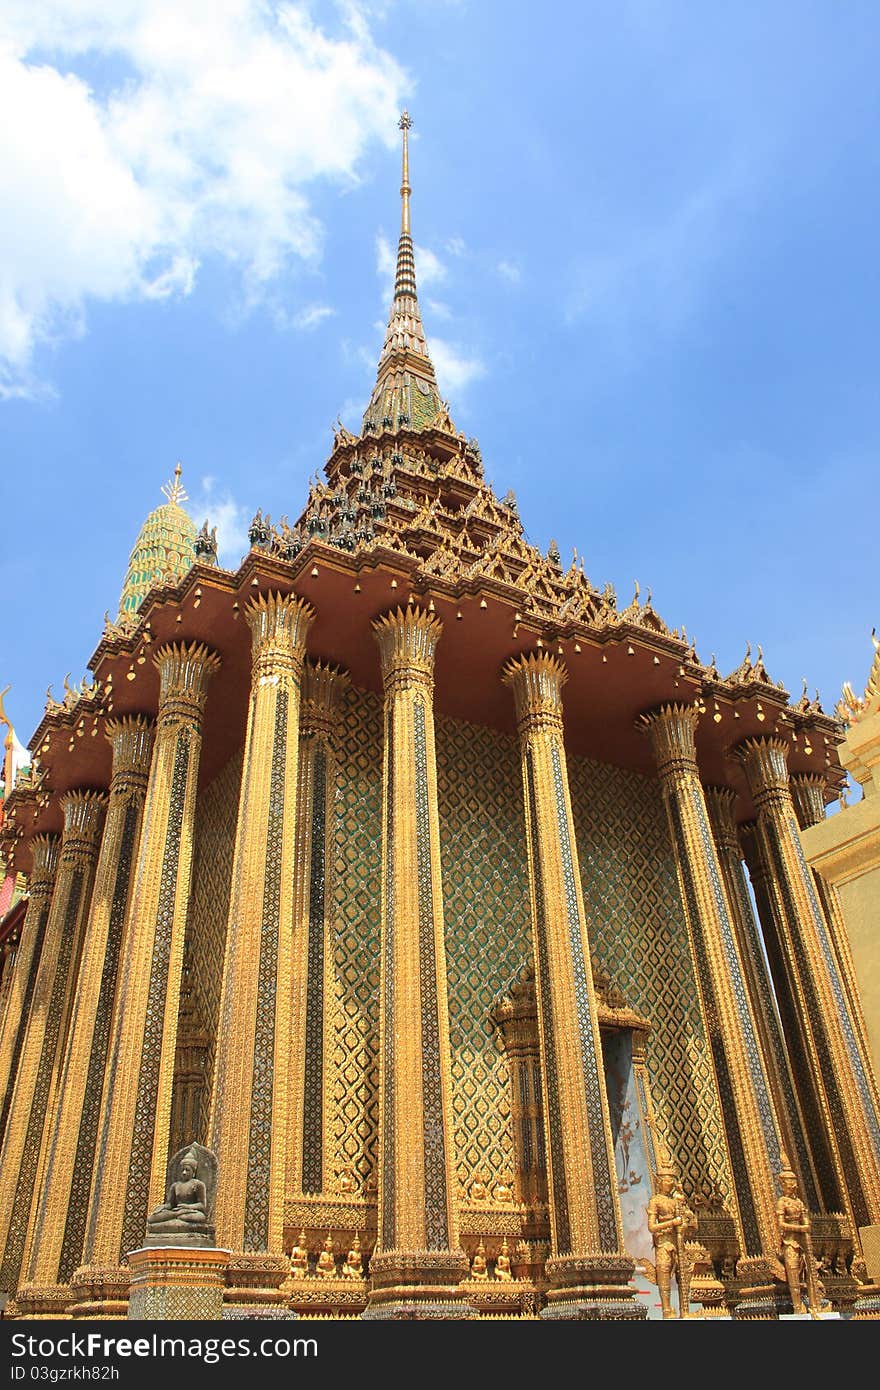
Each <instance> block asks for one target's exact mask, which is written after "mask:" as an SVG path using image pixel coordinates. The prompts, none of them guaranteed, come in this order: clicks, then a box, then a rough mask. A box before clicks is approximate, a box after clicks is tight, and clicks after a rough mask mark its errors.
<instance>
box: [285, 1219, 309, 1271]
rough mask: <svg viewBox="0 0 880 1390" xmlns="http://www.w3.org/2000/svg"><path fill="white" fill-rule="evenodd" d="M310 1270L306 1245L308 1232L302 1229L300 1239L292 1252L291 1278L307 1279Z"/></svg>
mask: <svg viewBox="0 0 880 1390" xmlns="http://www.w3.org/2000/svg"><path fill="white" fill-rule="evenodd" d="M308 1272H309V1252H308V1247H307V1246H306V1233H305V1231H300V1233H299V1240H298V1241H297V1243H296V1245H295V1246H294V1247H293V1249H292V1250H291V1252H290V1277H291V1279H305V1277H306V1275H307V1274H308Z"/></svg>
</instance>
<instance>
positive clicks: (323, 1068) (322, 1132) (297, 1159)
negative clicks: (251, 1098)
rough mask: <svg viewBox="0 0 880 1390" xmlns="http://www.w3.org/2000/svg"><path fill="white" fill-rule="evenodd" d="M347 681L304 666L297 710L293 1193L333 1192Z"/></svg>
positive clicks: (317, 665) (290, 1188)
mask: <svg viewBox="0 0 880 1390" xmlns="http://www.w3.org/2000/svg"><path fill="white" fill-rule="evenodd" d="M347 682H348V677H347V676H346V675H345V674H344V673H343V672H341V671H339V670H337V669H336V667H334V666H324V665H322V664H321V663H320V662H318V663H315V664H314V665H313V664H312V663H311V662H307V663H306V668H305V678H304V682H303V702H302V709H301V712H300V744H299V779H298V783H297V809H296V871H295V877H294V927H293V954H294V961H293V976H292V978H293V1003H292V1016H293V1019H294V1022H295V1029H296V1038H297V1044H298V1045H297V1046H294V1047H292V1048H291V1050H290V1064H291V1067H290V1096H291V1105H290V1121H291V1125H290V1141H289V1145H288V1152H289V1155H290V1167H289V1172H288V1185H287V1190H288V1192H293V1193H305V1192H321V1191H325V1190H330V1188H331V1182H330V1178H331V1177H332V1174H331V1172H330V1171H329V1160H330V1154H329V1152H328V1136H327V1116H328V1114H329V1105H328V1095H327V1079H328V1064H329V1058H330V1050H331V1047H332V1032H331V1026H332V988H333V956H332V947H331V942H330V924H331V921H332V908H333V899H332V867H333V864H332V860H333V789H334V782H335V755H334V749H333V734H334V729H335V726H336V719H337V712H338V705H339V698H340V696H341V694H342V691H343V690H344V688H345V686H346V684H347Z"/></svg>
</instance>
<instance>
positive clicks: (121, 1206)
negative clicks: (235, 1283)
mask: <svg viewBox="0 0 880 1390" xmlns="http://www.w3.org/2000/svg"><path fill="white" fill-rule="evenodd" d="M153 660H154V662H155V664H156V666H157V667H158V670H159V710H158V716H157V719H156V734H155V743H154V747H153V756H152V760H151V763H150V775H149V780H148V782H147V792H146V800H145V803H144V811H143V823H142V829H141V837H140V844H139V849H138V855H137V867H136V870H135V877H134V887H133V889H132V895H131V909H130V912H129V917H128V923H127V925H126V927H125V952H124V956H123V960H122V966H121V972H120V979H119V986H118V991H117V998H116V1005H115V1008H114V1011H113V1027H112V1037H111V1043H110V1052H109V1058H110V1062H109V1069H108V1072H107V1079H106V1082H105V1087H104V1096H103V1100H102V1105H101V1119H100V1124H99V1136H98V1142H97V1146H96V1152H95V1168H94V1184H93V1191H92V1200H91V1204H90V1207H89V1219H88V1225H87V1230H86V1238H85V1242H84V1247H83V1263H84V1266H85V1267H84V1268H81V1269H80V1270H79V1271H77V1274H76V1275H75V1276H74V1284H75V1285H78V1286H79V1288H80V1293H81V1296H83V1297H84V1298H86V1299H87V1298H88V1290H89V1289H91V1288H94V1287H96V1286H97V1287H105V1286H106V1285H107V1283H108V1275H109V1274H112V1271H113V1270H115V1269H118V1266H119V1263H120V1260H121V1259H122V1258H123V1257H124V1256H125V1255H126V1254H127V1253H128V1251H129V1250H133V1249H136V1248H137V1247H138V1246H140V1245H141V1244H142V1242H143V1238H144V1233H145V1229H146V1218H147V1214H148V1212H150V1211H151V1210H152V1209H153V1208H154V1207H157V1206H159V1205H161V1203H162V1202H164V1200H165V1181H166V1168H167V1159H168V1133H169V1122H170V1114H171V1089H172V1080H173V1074H174V1055H175V1048H176V1043H177V1017H178V1012H179V1006H180V975H181V965H182V961H183V939H184V929H185V926H186V914H187V907H188V902H189V891H190V880H191V875H192V841H193V819H194V815H195V804H196V786H197V781H198V771H199V759H200V757H201V751H202V717H203V714H204V708H205V700H206V698H207V693H208V685H209V683H210V680H211V677H212V676H213V675H214V673H215V672H216V671H217V670H218V669H219V666H220V659H219V657H218V656H217V655H216V654H215V653H214V652H211V651H209V650H208V648H207V647H205V646H203V645H201V644H200V643H183V644H178V643H169V644H167V645H166V646H164V647H161V648H160V649H159V651H158V652H157V653H156V655H155V657H154V658H153ZM110 1282H111V1283H112V1279H110ZM121 1282H122V1284H123V1285H124V1286H125V1287H127V1284H128V1279H127V1276H124V1277H123V1279H122V1281H121Z"/></svg>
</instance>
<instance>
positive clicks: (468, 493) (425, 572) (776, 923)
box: [0, 113, 880, 1320]
mask: <svg viewBox="0 0 880 1390" xmlns="http://www.w3.org/2000/svg"><path fill="white" fill-rule="evenodd" d="M409 126H410V120H409V117H408V116H407V115H406V113H404V116H403V118H402V120H401V129H402V146H403V178H402V185H401V201H402V216H401V230H400V240H399V245H398V252H397V264H396V277H395V283H394V291H393V300H392V304H391V311H390V315H389V319H388V328H387V332H386V335H385V340H384V345H383V347H382V350H381V354H380V357H379V363H378V372H377V376H376V382H375V387H374V390H373V392H372V395H371V397H370V401H369V404H368V405H367V408H366V411H365V414H364V416H363V420H362V422H361V425H360V429H359V430H358V432H357V433H353V432H350V431H349V430H348V429H346V428H345V427H344V426H343V425H342V424H338V425H337V427H336V428H335V432H334V438H333V444H332V450H331V452H330V455H329V458H328V460H327V463H326V466H325V469H324V476H323V480H322V481H320V482H316V483H314V484H313V485H312V487H311V488H310V490H309V493H308V497H307V498H306V499H305V505H304V506H302V507H301V508H300V507H299V504H298V503H297V505H295V506H294V505H292V506H291V508H290V513H289V514H290V515H291V516H297V517H298V519H297V520H296V522H295V524H293V525H291V524H289V523H288V522H287V521H286V520H281V521H280V522H278V523H273V521H272V519H271V518H270V517H269V516H268V515H264V514H263V512H262V511H258V512H257V514H256V516H255V518H254V521H253V523H252V526H251V529H250V533H249V537H250V543H251V544H250V550H249V552H248V554H247V555H246V556H245V557H244V559H243V560H242V562H241V564H240V566H239V568H238V569H237V570H236V571H235V572H232V571H230V570H226V569H224V568H222V567H220V566H219V565H218V563H217V544H216V534H215V533H212V532H211V531H210V530H209V529H208V526H207V523H206V525H205V526H203V527H202V529H201V531H200V532H197V531H196V527H195V525H194V524H193V523H192V521H191V520H190V518H189V517H188V516H187V514H186V512H185V511H184V509H183V501H184V500H185V494H183V491H182V484H181V477H180V471H179V469H178V472H177V473H176V475H175V478H174V481H173V483H171V484H169V485H168V488H167V490H166V497H167V505H164V506H162V507H160V508H158V509H157V511H156V512H154V513H152V514H151V516H150V518H148V520H147V522H146V523H145V525H144V527H143V530H142V532H141V534H140V536H139V538H138V541H137V544H136V546H135V548H134V551H133V552H132V558H131V562H130V566H129V571H128V573H127V575H126V577H125V583H124V588H123V592H122V598H121V601H120V603H119V608H118V613H117V617H116V618H115V619H111V618H110V617H108V618H107V621H106V625H105V628H104V631H103V633H102V634H100V637H99V640H98V643H97V647H96V649H95V651H94V653H93V655H92V656H91V658H90V659H89V660H88V671H89V676H88V679H84V680H83V681H82V682H81V683H79V684H76V685H74V686H70V685H69V684H68V685H66V689H65V694H64V697H63V699H62V700H60V701H55V700H53V699H51V698H50V699H49V700H48V702H47V706H46V711H45V714H44V716H43V718H42V720H41V722H40V724H39V727H38V728H37V729H36V731H35V733H34V735H33V738H32V740H31V743H30V748H31V750H32V754H33V759H34V761H33V766H32V769H31V771H30V774H29V775H28V776H27V777H24V778H21V779H20V780H19V782H18V784H17V785H16V787H15V789H14V790H13V791H12V793H11V795H10V796H9V798H8V800H7V802H6V806H5V816H4V822H3V826H2V832H0V834H2V844H0V849H2V853H3V854H4V856H5V858H6V861H7V864H8V865H10V866H11V867H12V870H13V871H14V872H15V873H16V874H22V875H26V878H27V896H26V899H23V901H26V910H25V911H24V914H23V919H22V920H21V921H20V923H19V924H18V928H17V938H16V948H15V954H14V958H13V961H12V965H11V968H10V970H9V971H8V972H4V978H3V984H2V988H3V998H2V1004H3V1013H2V1020H0V1030H2V1031H0V1095H2V1096H3V1097H4V1104H3V1147H2V1156H0V1252H2V1263H0V1289H2V1290H3V1291H4V1292H5V1293H6V1295H7V1296H8V1298H9V1304H8V1306H7V1316H10V1315H12V1316H20V1317H26V1318H43V1317H45V1318H59V1317H73V1318H78V1317H96V1316H97V1317H102V1318H120V1317H125V1316H126V1315H127V1312H130V1311H131V1308H132V1307H133V1306H134V1305H135V1302H137V1307H138V1308H139V1309H140V1310H141V1312H140V1313H139V1314H138V1315H139V1316H143V1315H144V1313H143V1309H144V1308H146V1309H148V1310H150V1311H149V1312H148V1314H147V1315H149V1316H154V1317H169V1318H173V1317H193V1316H207V1314H205V1313H204V1308H205V1307H206V1306H208V1304H210V1306H211V1307H212V1308H214V1309H215V1312H214V1313H213V1314H211V1316H221V1314H222V1316H226V1317H229V1316H236V1315H237V1316H242V1315H245V1314H249V1315H260V1314H262V1315H269V1314H273V1315H275V1316H277V1315H279V1311H280V1312H281V1313H282V1314H283V1313H284V1312H285V1311H286V1312H290V1313H292V1314H297V1315H299V1316H300V1317H303V1316H307V1315H308V1314H309V1313H318V1312H323V1313H332V1314H336V1315H351V1316H362V1317H365V1318H389V1319H390V1318H400V1317H416V1318H450V1319H451V1318H479V1317H486V1316H488V1315H499V1314H502V1315H505V1316H509V1317H521V1318H534V1317H541V1318H545V1319H571V1318H578V1319H603V1320H607V1319H621V1320H628V1319H641V1318H644V1317H646V1316H650V1317H658V1316H660V1315H661V1301H662V1300H661V1301H658V1285H659V1288H660V1293H661V1294H662V1289H663V1286H662V1280H663V1278H664V1270H665V1271H666V1278H667V1283H668V1279H669V1271H670V1269H672V1268H673V1266H674V1264H675V1262H676V1261H677V1262H678V1269H679V1274H681V1273H682V1271H683V1269H685V1268H686V1270H687V1280H686V1286H683V1285H681V1284H679V1290H678V1297H679V1299H680V1300H681V1301H682V1303H683V1307H682V1309H681V1311H683V1312H685V1313H687V1312H688V1309H690V1310H691V1312H693V1313H694V1314H695V1315H698V1316H703V1315H705V1316H711V1317H725V1316H727V1317H732V1318H734V1319H745V1320H755V1319H775V1318H777V1317H779V1316H785V1315H791V1314H792V1310H793V1309H794V1310H795V1311H797V1309H798V1307H799V1304H800V1295H799V1294H798V1289H797V1280H798V1277H799V1276H798V1273H797V1269H796V1268H795V1269H794V1274H792V1273H791V1269H792V1268H794V1266H790V1263H786V1260H787V1259H788V1255H786V1258H785V1259H782V1258H781V1257H780V1251H781V1250H782V1247H783V1244H784V1241H783V1235H784V1232H781V1229H780V1221H782V1220H784V1219H785V1218H784V1211H785V1210H789V1208H784V1209H783V1208H780V1201H781V1193H780V1186H781V1184H780V1174H783V1175H784V1176H785V1181H784V1182H783V1183H782V1186H783V1187H785V1185H786V1183H787V1184H788V1185H789V1187H790V1188H791V1190H792V1192H793V1193H794V1194H795V1195H793V1196H790V1197H789V1198H786V1199H785V1200H786V1201H790V1202H795V1203H798V1202H799V1203H800V1204H801V1208H799V1209H803V1211H805V1212H806V1213H808V1222H807V1225H808V1229H809V1236H808V1238H807V1239H806V1242H805V1243H804V1242H803V1241H802V1242H801V1245H800V1246H798V1247H797V1248H798V1249H800V1251H801V1254H800V1256H798V1258H800V1259H801V1264H802V1271H803V1282H804V1289H805V1295H804V1296H805V1298H806V1300H807V1303H808V1304H809V1305H810V1311H811V1312H812V1313H813V1314H814V1315H816V1316H819V1315H820V1309H822V1310H825V1311H830V1312H833V1313H837V1314H839V1315H841V1316H846V1317H851V1318H877V1317H878V1316H880V1284H878V1282H877V1280H878V1279H880V1269H878V1268H877V1267H876V1265H874V1266H873V1267H869V1264H868V1262H867V1260H866V1254H867V1253H868V1252H869V1251H870V1250H871V1249H872V1248H873V1249H874V1250H876V1241H875V1242H874V1245H873V1246H872V1245H871V1241H872V1239H873V1235H872V1233H875V1232H876V1231H877V1230H878V1228H880V1118H878V1092H877V1083H876V1078H875V1075H874V1070H873V1067H872V1062H871V1056H870V1046H869V1039H868V1033H867V1029H866V1025H865V1022H864V1017H863V1013H862V1009H861V1005H860V996H859V985H858V979H857V975H856V971H855V968H854V965H853V959H852V953H851V951H850V949H849V945H848V940H847V934H846V929H845V925H844V923H843V919H842V916H841V914H840V912H839V910H838V903H837V900H836V898H835V894H834V890H833V888H831V887H830V886H828V885H827V884H825V883H824V882H823V883H822V884H820V883H819V880H818V879H817V877H816V876H815V875H814V873H813V871H812V869H811V868H810V867H809V865H808V863H807V861H806V859H805V856H804V852H803V848H802V844H801V838H800V827H801V826H802V825H803V824H804V823H805V818H807V817H808V818H809V819H810V820H811V821H815V822H819V821H822V820H823V819H824V816H825V807H826V805H827V804H828V803H831V802H835V801H837V799H838V796H839V792H840V788H841V786H842V785H843V783H844V780H845V770H844V768H843V766H842V765H841V762H840V758H839V756H838V749H839V747H840V745H841V742H842V740H843V738H844V733H845V729H844V725H843V724H842V723H841V721H840V720H839V719H838V718H837V717H833V716H831V715H828V714H826V713H824V712H823V710H822V709H821V707H820V705H819V703H818V699H812V700H811V699H809V698H808V697H807V695H806V693H805V694H804V695H803V696H802V697H801V698H799V699H796V700H792V699H791V698H790V696H789V694H788V693H787V692H786V691H785V690H784V689H782V688H781V686H780V685H779V684H778V683H777V682H776V681H774V680H773V678H772V676H771V675H770V674H769V673H768V670H767V667H766V665H765V662H764V657H763V654H762V653H761V651H760V649H758V650H757V651H756V652H755V654H752V652H751V650H748V651H747V652H746V656H745V657H744V659H743V661H742V663H741V664H740V665H739V666H738V667H737V668H736V670H734V671H732V672H730V673H729V674H728V675H722V673H721V672H720V671H719V670H718V668H717V666H716V665H715V662H714V659H713V660H712V661H711V662H710V663H709V664H708V665H706V664H705V663H704V662H703V661H701V660H700V659H699V657H698V655H697V653H696V651H695V649H694V646H693V644H692V642H691V641H690V639H689V638H688V636H687V635H686V633H685V631H684V629H683V628H678V629H676V628H671V627H669V626H668V625H667V623H666V622H665V621H664V620H663V618H662V617H661V616H660V615H659V614H658V613H657V612H656V610H655V608H654V607H653V604H652V601H651V595H650V593H649V594H647V595H646V596H644V597H643V596H642V594H641V593H640V591H639V589H638V588H637V589H636V592H635V594H634V595H633V596H632V598H629V597H627V598H623V599H618V597H617V596H616V595H615V593H614V591H613V589H612V588H611V587H610V586H609V585H605V586H604V587H602V586H601V585H598V584H596V583H594V582H593V581H592V580H591V579H590V578H589V577H588V576H587V573H586V572H585V567H584V564H583V562H582V561H580V560H579V559H578V558H577V557H575V559H574V560H572V561H571V563H569V564H566V563H565V562H564V561H563V560H562V558H561V557H560V554H559V551H558V548H557V547H556V546H555V545H553V544H551V546H550V548H549V550H548V551H547V553H544V552H543V551H541V550H540V549H538V548H536V546H535V545H533V544H532V543H531V542H530V541H529V540H528V538H527V536H526V533H525V532H524V529H523V524H522V521H521V519H520V516H519V511H518V507H517V503H516V499H515V497H514V496H513V494H512V493H510V492H508V493H507V494H506V495H505V496H499V495H497V494H496V493H495V491H494V490H493V488H492V486H491V485H490V484H489V483H488V482H487V480H486V475H485V472H484V465H483V459H482V457H481V451H480V447H479V444H478V443H477V441H476V440H475V439H473V438H468V437H466V436H465V435H464V434H463V433H462V432H461V431H459V429H458V428H457V427H456V424H455V421H454V406H453V405H450V404H449V403H448V402H447V401H446V400H445V398H444V397H443V394H442V390H441V384H440V383H438V381H437V378H436V375H435V371H434V366H433V364H432V361H431V356H430V349H429V344H428V340H427V339H426V336H425V331H424V328H423V324H422V318H421V311H420V307H419V300H418V295H417V283H416V265H415V260H414V255H413V242H412V235H411V227H410V203H411V186H410V178H409V157H408V131H409ZM493 468H494V470H495V471H496V473H502V472H503V460H498V461H494V463H493ZM258 500H259V499H254V502H256V501H258ZM133 530H134V527H133ZM588 541H589V537H588V536H587V537H585V543H588ZM96 636H98V634H96ZM85 656H86V654H85V653H84V658H85ZM187 1165H188V1167H187ZM658 1174H659V1175H660V1177H662V1179H663V1181H660V1180H659V1178H658ZM664 1175H665V1176H664ZM655 1184H656V1185H657V1188H658V1191H659V1193H660V1197H662V1200H663V1201H666V1202H671V1203H673V1205H674V1207H675V1210H676V1211H677V1212H678V1213H679V1218H678V1224H677V1225H676V1226H675V1230H676V1231H677V1232H678V1234H677V1235H675V1236H674V1238H671V1239H672V1245H671V1246H670V1244H669V1240H667V1241H666V1245H665V1246H664V1245H663V1242H662V1241H660V1242H659V1244H658V1239H659V1238H658V1237H657V1234H656V1231H654V1230H652V1229H649V1221H648V1215H647V1209H648V1206H649V1201H651V1199H652V1191H653V1190H654V1186H655ZM667 1188H668V1192H666V1191H665V1189H667ZM664 1193H665V1195H664ZM658 1200H659V1199H658ZM781 1210H783V1215H782V1216H781V1215H780V1211H781ZM791 1210H794V1208H791ZM163 1222H166V1223H167V1224H166V1226H165V1235H164V1236H162V1235H157V1232H159V1231H160V1229H161V1226H162V1223H163ZM187 1223H189V1224H190V1226H191V1228H192V1231H191V1232H188V1231H187V1229H186V1226H187ZM175 1234H179V1239H175ZM795 1245H796V1246H797V1241H795ZM673 1247H674V1248H673ZM670 1251H671V1253H670ZM796 1253H797V1251H796ZM783 1254H785V1251H784V1250H783ZM670 1262H672V1263H670ZM792 1281H794V1282H792ZM682 1287H684V1289H685V1291H684V1293H682V1292H681V1289H682ZM673 1292H674V1293H675V1286H674V1281H673ZM145 1300H146V1301H145ZM150 1300H152V1301H150ZM673 1303H675V1297H673ZM664 1308H665V1304H664Z"/></svg>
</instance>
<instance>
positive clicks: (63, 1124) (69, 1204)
mask: <svg viewBox="0 0 880 1390" xmlns="http://www.w3.org/2000/svg"><path fill="white" fill-rule="evenodd" d="M106 735H107V738H108V740H109V741H110V744H111V747H112V749H113V770H112V775H111V780H110V800H109V802H108V805H107V816H106V819H105V821H104V833H103V835H102V837H101V849H100V853H99V855H98V866H97V869H96V872H95V887H94V891H93V893H92V902H91V909H90V912H89V917H88V923H87V926H86V932H85V939H84V942H83V950H82V957H81V961H80V968H79V975H78V980H77V988H76V999H75V1002H74V1007H73V1013H72V1015H71V1024H70V1030H69V1037H68V1043H67V1048H66V1051H65V1057H64V1065H63V1069H62V1072H61V1081H60V1085H59V1089H58V1097H57V1102H56V1104H55V1105H54V1106H53V1113H52V1116H51V1117H50V1128H49V1141H48V1153H47V1166H46V1176H45V1182H44V1184H43V1190H42V1194H41V1197H40V1200H39V1203H38V1204H37V1205H36V1208H35V1220H34V1227H33V1231H32V1235H31V1239H30V1242H29V1246H30V1250H29V1258H27V1259H26V1261H25V1266H24V1267H25V1268H26V1269H27V1285H28V1286H29V1287H27V1288H24V1289H22V1290H21V1291H20V1294H19V1300H18V1301H19V1305H20V1307H21V1308H22V1309H23V1310H24V1308H25V1304H26V1305H27V1313H28V1316H34V1314H36V1313H39V1312H41V1311H42V1312H48V1311H51V1309H52V1308H53V1307H58V1305H59V1302H61V1303H62V1305H63V1302H66V1301H69V1291H68V1292H65V1286H67V1285H69V1283H70V1280H71V1277H72V1275H73V1272H74V1270H75V1269H76V1268H77V1266H78V1265H79V1264H80V1262H81V1258H82V1252H83V1238H84V1235H85V1228H86V1217H87V1215H88V1206H89V1197H90V1195H91V1189H92V1165H93V1161H94V1157H95V1143H96V1140H97V1133H98V1119H99V1114H100V1108H101V1092H102V1088H103V1083H104V1075H105V1071H106V1066H107V1054H108V1048H109V1044H110V1027H111V1021H112V1011H113V1000H114V998H115V994H116V982H117V971H118V967H119V961H120V958H121V954H122V951H123V929H124V926H125V920H126V916H127V912H128V903H129V896H130V888H131V878H132V869H133V866H134V862H135V858H136V855H137V847H138V840H139V837H140V828H141V816H142V813H143V807H144V799H145V796H146V790H147V777H148V774H149V770H150V752H151V748H152V742H153V731H152V721H150V720H148V719H146V718H144V717H143V716H133V717H130V718H127V719H119V720H113V721H111V722H110V723H108V725H107V729H106Z"/></svg>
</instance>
